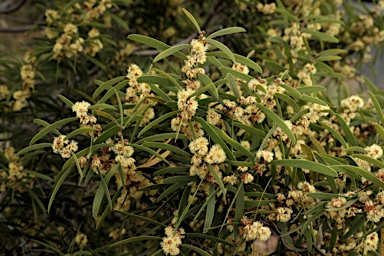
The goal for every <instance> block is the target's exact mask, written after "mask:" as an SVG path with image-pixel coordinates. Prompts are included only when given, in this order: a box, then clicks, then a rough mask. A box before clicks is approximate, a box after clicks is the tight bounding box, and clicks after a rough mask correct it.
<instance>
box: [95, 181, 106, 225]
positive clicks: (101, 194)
mask: <svg viewBox="0 0 384 256" xmlns="http://www.w3.org/2000/svg"><path fill="white" fill-rule="evenodd" d="M105 193H106V191H105V188H104V186H103V185H102V184H99V187H98V189H97V191H96V194H95V197H94V198H93V204H92V217H93V218H94V219H95V220H97V215H98V214H99V210H100V207H101V204H102V203H103V199H104V195H105Z"/></svg>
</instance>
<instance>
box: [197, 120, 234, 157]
mask: <svg viewBox="0 0 384 256" xmlns="http://www.w3.org/2000/svg"><path fill="white" fill-rule="evenodd" d="M194 118H195V120H196V121H197V122H199V123H200V124H201V126H202V127H203V129H204V130H205V132H206V133H207V134H208V135H209V137H210V138H211V139H212V140H213V141H214V142H215V143H216V144H219V145H220V146H221V147H222V148H223V150H224V151H225V154H226V155H227V157H228V159H229V160H236V159H235V157H234V156H233V154H232V151H231V150H230V149H229V148H228V146H227V144H225V143H224V141H223V140H222V139H221V137H220V136H219V135H218V134H217V133H216V132H215V130H214V129H213V128H212V125H211V124H209V123H207V122H206V121H205V120H204V119H202V118H201V117H194Z"/></svg>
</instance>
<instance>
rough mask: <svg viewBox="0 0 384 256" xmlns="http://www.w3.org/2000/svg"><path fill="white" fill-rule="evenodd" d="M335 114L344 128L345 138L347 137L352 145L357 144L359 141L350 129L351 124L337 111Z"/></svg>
mask: <svg viewBox="0 0 384 256" xmlns="http://www.w3.org/2000/svg"><path fill="white" fill-rule="evenodd" d="M335 116H336V118H337V120H338V121H339V124H340V127H341V129H343V131H344V134H345V138H346V139H347V141H348V143H349V145H351V146H357V141H356V139H355V136H354V135H353V134H352V132H351V129H349V126H348V125H347V123H346V122H345V121H344V119H343V118H342V117H341V116H340V115H339V114H336V113H335Z"/></svg>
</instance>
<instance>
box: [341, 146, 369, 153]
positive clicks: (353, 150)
mask: <svg viewBox="0 0 384 256" xmlns="http://www.w3.org/2000/svg"><path fill="white" fill-rule="evenodd" d="M345 152H352V153H353V152H359V153H363V154H367V150H365V149H364V148H362V147H358V146H354V147H349V148H346V149H345Z"/></svg>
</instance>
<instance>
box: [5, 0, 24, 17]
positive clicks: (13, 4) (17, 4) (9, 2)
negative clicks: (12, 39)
mask: <svg viewBox="0 0 384 256" xmlns="http://www.w3.org/2000/svg"><path fill="white" fill-rule="evenodd" d="M27 1H28V0H18V1H17V0H6V1H5V2H3V3H1V4H0V13H2V14H7V13H12V12H15V11H17V10H18V9H20V8H21V7H22V6H23V5H24V4H25V3H27Z"/></svg>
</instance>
